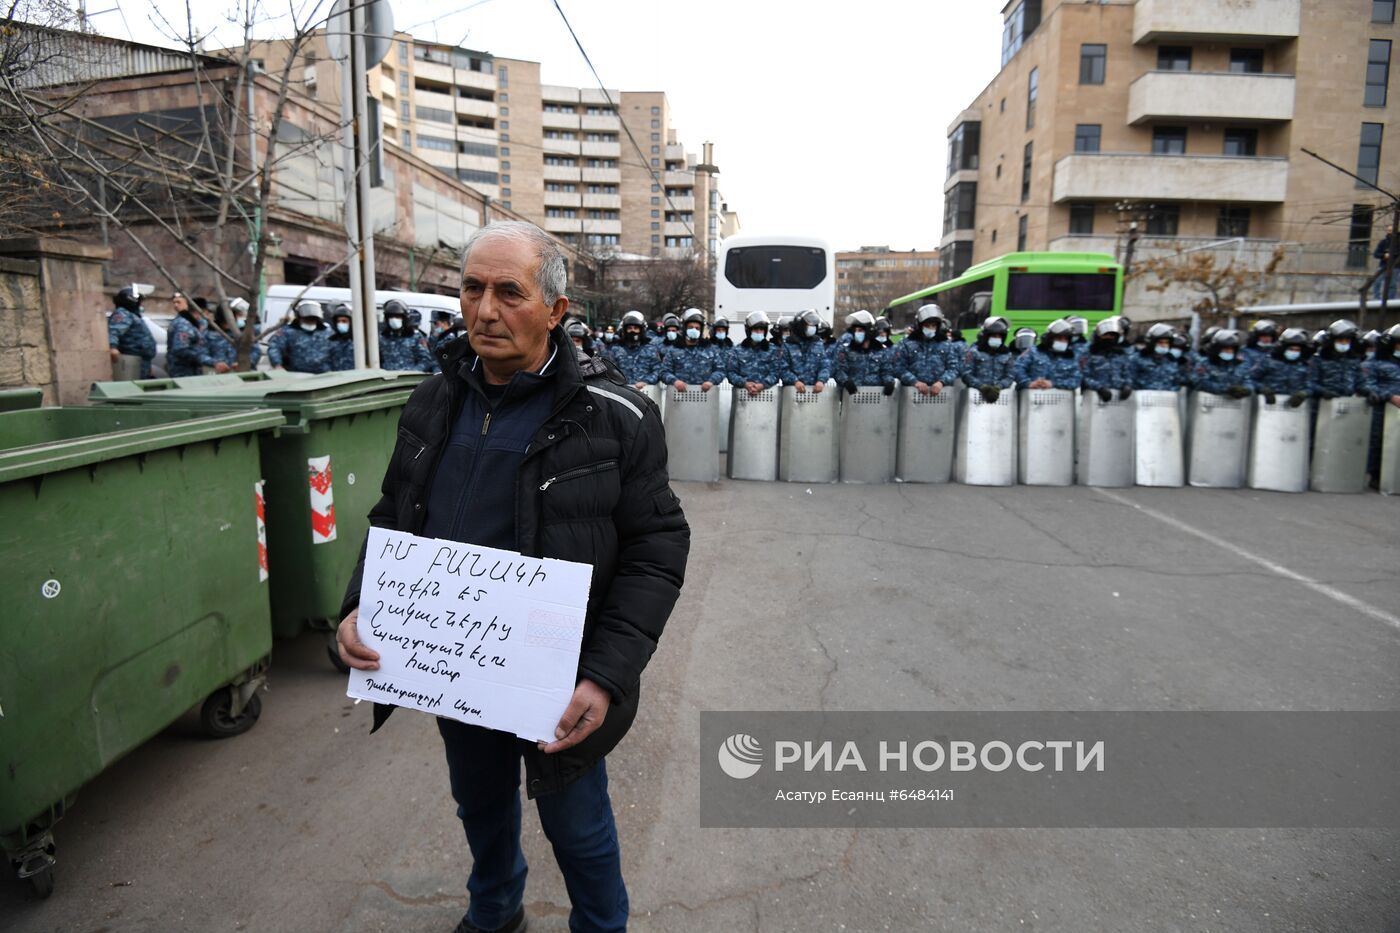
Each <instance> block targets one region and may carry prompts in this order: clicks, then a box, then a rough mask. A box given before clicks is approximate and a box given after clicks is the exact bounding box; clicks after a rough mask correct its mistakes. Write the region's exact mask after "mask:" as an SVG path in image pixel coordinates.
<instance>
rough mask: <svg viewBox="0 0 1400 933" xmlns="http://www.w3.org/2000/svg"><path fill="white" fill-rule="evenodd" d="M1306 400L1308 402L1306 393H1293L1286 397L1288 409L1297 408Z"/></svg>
mask: <svg viewBox="0 0 1400 933" xmlns="http://www.w3.org/2000/svg"><path fill="white" fill-rule="evenodd" d="M1307 400H1308V393H1306V392H1294V393H1293V394H1292V395H1290V396H1288V407H1289V408H1297V407H1298V406H1299V405H1301V404H1303V403H1304V402H1306V401H1307Z"/></svg>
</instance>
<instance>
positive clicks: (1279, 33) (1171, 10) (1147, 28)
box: [1133, 0, 1303, 45]
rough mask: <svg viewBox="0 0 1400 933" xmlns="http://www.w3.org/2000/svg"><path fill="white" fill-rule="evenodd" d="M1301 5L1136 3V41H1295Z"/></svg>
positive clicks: (1298, 0)
mask: <svg viewBox="0 0 1400 933" xmlns="http://www.w3.org/2000/svg"><path fill="white" fill-rule="evenodd" d="M1302 5H1303V4H1302V0H1230V2H1229V3H1222V2H1221V0H1137V3H1136V5H1135V6H1134V8H1133V42H1134V43H1136V44H1138V45H1142V44H1144V43H1151V42H1210V41H1225V40H1228V41H1243V42H1282V41H1285V40H1288V39H1296V38H1298V26H1299V23H1300V22H1301V19H1302V17H1301V13H1302Z"/></svg>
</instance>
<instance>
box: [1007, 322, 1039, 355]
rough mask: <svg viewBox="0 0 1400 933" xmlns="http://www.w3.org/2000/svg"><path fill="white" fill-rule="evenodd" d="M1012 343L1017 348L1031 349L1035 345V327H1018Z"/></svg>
mask: <svg viewBox="0 0 1400 933" xmlns="http://www.w3.org/2000/svg"><path fill="white" fill-rule="evenodd" d="M1011 343H1012V345H1013V346H1014V347H1015V348H1016V349H1017V350H1029V349H1030V348H1031V347H1033V346H1035V328H1033V327H1018V328H1016V337H1015V339H1014V340H1012V341H1011Z"/></svg>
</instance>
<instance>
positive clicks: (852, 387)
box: [841, 379, 858, 395]
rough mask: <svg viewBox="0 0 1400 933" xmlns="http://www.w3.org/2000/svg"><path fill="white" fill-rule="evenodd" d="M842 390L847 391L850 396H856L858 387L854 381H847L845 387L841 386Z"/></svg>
mask: <svg viewBox="0 0 1400 933" xmlns="http://www.w3.org/2000/svg"><path fill="white" fill-rule="evenodd" d="M841 388H843V389H845V390H846V391H847V392H848V393H849V394H851V395H855V394H856V389H857V388H858V386H857V385H856V383H855V380H854V379H847V380H846V383H845V385H843V386H841Z"/></svg>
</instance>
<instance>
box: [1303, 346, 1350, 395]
mask: <svg viewBox="0 0 1400 933" xmlns="http://www.w3.org/2000/svg"><path fill="white" fill-rule="evenodd" d="M1308 370H1309V375H1310V376H1311V377H1312V383H1313V389H1314V390H1315V391H1316V392H1317V394H1318V395H1321V396H1322V397H1323V398H1329V397H1331V396H1347V395H1356V394H1358V393H1360V391H1361V358H1360V355H1359V354H1355V355H1354V351H1353V353H1347V354H1346V355H1345V356H1338V355H1337V354H1336V353H1335V352H1334V351H1333V350H1332V349H1331V348H1330V347H1323V349H1321V350H1319V351H1318V352H1317V353H1316V354H1315V355H1314V356H1313V358H1312V359H1311V360H1309V361H1308Z"/></svg>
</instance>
